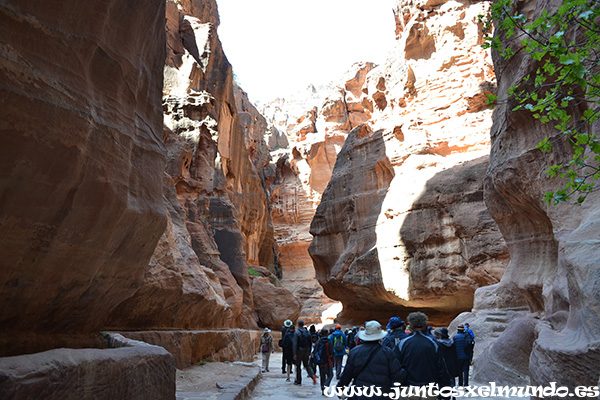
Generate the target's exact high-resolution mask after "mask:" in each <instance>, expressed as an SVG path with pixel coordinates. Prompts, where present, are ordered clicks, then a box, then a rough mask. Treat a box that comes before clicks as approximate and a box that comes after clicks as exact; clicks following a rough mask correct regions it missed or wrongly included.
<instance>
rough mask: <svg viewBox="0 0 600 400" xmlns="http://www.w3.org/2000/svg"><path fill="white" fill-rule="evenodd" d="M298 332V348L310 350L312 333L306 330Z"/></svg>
mask: <svg viewBox="0 0 600 400" xmlns="http://www.w3.org/2000/svg"><path fill="white" fill-rule="evenodd" d="M296 332H298V348H301V349H309V348H310V346H311V342H312V340H311V338H310V333H309V332H308V331H307V330H306V328H301V329H298V330H297V331H296Z"/></svg>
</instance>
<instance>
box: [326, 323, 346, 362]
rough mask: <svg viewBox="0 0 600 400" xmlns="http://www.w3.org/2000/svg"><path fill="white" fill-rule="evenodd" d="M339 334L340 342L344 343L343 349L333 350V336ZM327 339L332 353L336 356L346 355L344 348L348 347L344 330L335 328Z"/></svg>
mask: <svg viewBox="0 0 600 400" xmlns="http://www.w3.org/2000/svg"><path fill="white" fill-rule="evenodd" d="M338 336H341V337H342V343H344V350H342V351H335V338H336V337H338ZM329 341H330V342H331V349H333V354H334V355H336V356H345V355H346V348H347V347H348V339H347V338H346V334H345V333H344V332H342V331H341V330H339V329H336V330H335V331H333V333H332V334H331V335H329Z"/></svg>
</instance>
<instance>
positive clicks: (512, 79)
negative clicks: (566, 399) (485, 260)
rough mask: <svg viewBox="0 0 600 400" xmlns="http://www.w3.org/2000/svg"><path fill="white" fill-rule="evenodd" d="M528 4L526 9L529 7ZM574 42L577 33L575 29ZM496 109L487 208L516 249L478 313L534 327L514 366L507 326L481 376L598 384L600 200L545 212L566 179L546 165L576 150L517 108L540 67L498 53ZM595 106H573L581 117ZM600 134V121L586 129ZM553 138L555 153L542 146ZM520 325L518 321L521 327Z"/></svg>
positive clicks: (540, 7) (482, 294)
mask: <svg viewBox="0 0 600 400" xmlns="http://www.w3.org/2000/svg"><path fill="white" fill-rule="evenodd" d="M561 4H562V2H560V1H550V2H538V1H536V2H527V3H526V4H525V3H523V4H521V3H519V4H517V5H516V6H518V7H520V8H519V9H518V10H517V11H518V12H519V13H523V14H524V15H525V16H526V17H527V18H529V19H530V20H535V19H536V18H537V17H539V16H540V15H541V14H542V12H549V13H552V12H553V11H554V10H556V9H557V8H558V7H559V6H560V5H561ZM525 5H526V7H524V6H525ZM498 34H499V35H501V36H500V39H501V40H502V41H503V42H504V43H505V44H506V45H508V46H512V47H514V48H515V50H517V51H520V44H519V43H518V42H516V41H515V39H514V38H512V39H508V38H506V37H504V36H502V33H498ZM567 34H568V35H571V34H573V33H571V32H568V33H567ZM494 65H495V67H496V71H497V73H498V95H499V98H500V99H503V100H504V99H506V101H503V102H499V105H498V107H497V109H496V110H495V112H494V124H493V126H492V130H491V137H492V150H491V157H490V165H489V168H488V171H487V174H486V179H485V201H486V204H487V206H488V208H489V210H490V213H491V215H492V217H493V218H494V219H495V220H496V222H497V223H498V226H499V228H500V230H501V231H502V234H503V236H504V238H505V241H506V243H507V245H508V248H509V251H510V263H509V265H508V267H507V269H506V272H505V273H504V275H503V277H502V280H501V281H500V283H498V284H497V285H493V286H490V287H485V288H482V289H479V290H478V291H477V293H476V298H475V304H474V309H473V315H474V316H475V318H477V317H478V316H479V315H484V314H486V313H489V312H490V310H491V309H507V308H510V307H522V306H525V307H526V310H527V311H526V313H528V314H529V315H530V316H531V317H534V318H533V320H530V321H525V322H521V324H527V325H528V327H527V329H526V331H527V333H522V335H527V336H528V337H529V338H528V339H527V342H528V345H527V346H526V348H524V349H523V351H524V353H525V354H526V356H525V357H520V358H519V362H513V361H512V360H510V359H508V358H507V357H502V356H503V349H507V348H509V347H510V337H509V336H510V335H511V334H512V333H513V331H514V330H511V329H510V327H509V328H508V329H507V330H506V332H505V333H503V334H502V335H500V337H499V338H498V340H497V342H496V343H494V346H493V347H492V348H491V349H490V351H489V352H487V353H485V354H484V360H485V362H482V363H481V365H479V367H478V371H477V373H478V376H480V377H481V378H482V379H487V377H489V376H490V375H492V374H493V372H494V371H495V370H498V369H504V370H506V371H509V372H510V373H511V374H512V375H513V376H517V377H519V379H515V380H516V381H518V382H531V383H532V384H534V385H548V384H549V382H557V384H558V385H566V386H570V387H574V386H577V385H592V386H596V385H597V383H598V379H599V372H598V366H600V299H599V298H598V293H600V267H599V266H598V263H597V260H598V259H599V258H600V246H599V242H598V234H597V233H598V226H599V223H600V212H599V210H600V197H599V196H598V195H597V194H596V193H593V194H592V195H590V196H589V197H588V199H587V200H586V201H585V203H584V205H583V206H581V207H575V206H573V205H570V204H562V205H559V206H548V205H546V204H544V203H543V202H542V201H541V199H542V197H543V194H544V193H545V192H547V191H549V190H556V189H557V188H558V187H559V185H560V183H561V182H557V181H550V180H548V178H547V174H546V173H545V170H546V169H547V168H548V166H550V165H552V164H555V163H558V164H562V163H564V162H565V161H568V160H569V159H570V158H571V156H572V149H571V147H570V146H569V144H568V142H567V140H566V139H565V138H564V137H563V136H564V135H561V134H559V133H558V132H557V131H556V130H555V129H554V128H553V126H552V125H553V124H547V125H543V124H540V122H539V120H536V119H535V118H533V116H532V115H531V114H530V113H529V112H526V111H512V110H513V109H514V107H515V106H516V102H515V100H513V99H511V98H509V97H508V94H507V93H508V90H509V88H510V87H511V86H513V85H517V84H519V83H521V81H522V80H523V79H524V77H525V76H527V75H528V74H533V73H535V71H536V70H537V68H538V67H540V66H541V63H539V62H537V61H535V60H532V59H531V58H530V57H528V56H522V55H521V54H517V56H515V57H514V58H512V59H510V60H505V59H503V58H502V57H500V56H499V55H498V54H494ZM596 106H597V105H593V104H580V105H579V106H578V108H575V109H573V111H574V112H575V116H576V117H577V115H580V114H581V113H582V112H583V111H584V110H585V109H586V108H587V107H596ZM587 128H589V129H590V131H594V132H597V131H598V129H599V128H600V125H599V124H598V122H596V123H595V125H594V126H590V127H587ZM545 137H548V138H549V140H550V141H551V142H552V143H553V152H552V153H551V154H547V153H542V152H541V151H539V150H537V149H536V148H535V147H536V146H537V144H538V143H539V142H540V141H541V140H542V139H544V138H545ZM516 323H517V322H514V324H516Z"/></svg>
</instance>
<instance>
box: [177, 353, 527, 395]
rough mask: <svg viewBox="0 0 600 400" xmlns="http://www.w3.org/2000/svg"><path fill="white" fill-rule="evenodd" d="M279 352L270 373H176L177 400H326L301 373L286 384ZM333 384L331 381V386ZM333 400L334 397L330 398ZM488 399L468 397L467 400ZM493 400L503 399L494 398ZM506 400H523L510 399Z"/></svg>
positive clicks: (237, 367)
mask: <svg viewBox="0 0 600 400" xmlns="http://www.w3.org/2000/svg"><path fill="white" fill-rule="evenodd" d="M281 357H282V353H281V352H276V353H275V354H272V355H271V360H270V363H269V369H270V372H265V373H261V372H260V370H261V357H260V355H256V356H255V358H254V362H252V363H244V362H233V363H230V362H209V363H206V364H204V365H199V366H195V367H193V368H190V369H186V370H178V371H177V400H244V399H257V400H259V399H260V400H263V399H266V400H282V399H283V400H285V399H309V400H317V399H328V398H329V397H327V396H324V395H323V394H322V393H321V388H320V382H319V378H317V385H313V382H312V379H310V378H309V377H307V376H306V371H305V370H304V369H303V370H302V385H301V386H296V385H294V383H293V381H294V375H293V374H292V376H291V381H290V382H286V381H285V380H286V377H287V375H285V374H282V373H281ZM336 383H337V381H336V379H335V378H334V379H333V381H332V382H331V385H332V386H334V385H335V384H336ZM473 384H477V383H473ZM333 398H334V399H337V396H334V397H333ZM465 399H466V398H465ZM489 399H490V398H481V397H469V398H468V400H489ZM494 399H495V400H500V399H505V400H506V398H505V397H494ZM510 400H524V399H522V398H518V397H513V398H511V399H510Z"/></svg>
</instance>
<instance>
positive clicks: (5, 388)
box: [0, 335, 175, 400]
mask: <svg viewBox="0 0 600 400" xmlns="http://www.w3.org/2000/svg"><path fill="white" fill-rule="evenodd" d="M110 341H111V347H113V348H110V349H105V350H100V349H82V350H73V349H55V350H49V351H45V352H43V353H38V354H30V355H23V356H18V357H6V358H0V393H2V397H3V398H6V399H15V400H21V399H23V400H26V399H46V398H60V399H86V400H87V399H89V400H92V399H99V398H101V399H165V400H167V399H174V398H175V359H174V357H173V356H172V355H171V354H169V353H168V352H167V351H166V350H165V349H163V348H161V347H157V346H152V345H149V344H147V343H142V342H138V341H134V340H128V339H125V338H123V337H122V336H121V335H112V337H111V338H110ZM132 382H135V383H136V384H132Z"/></svg>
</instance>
